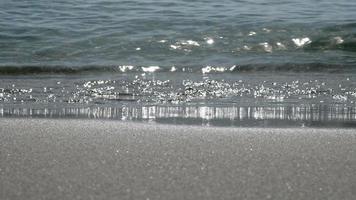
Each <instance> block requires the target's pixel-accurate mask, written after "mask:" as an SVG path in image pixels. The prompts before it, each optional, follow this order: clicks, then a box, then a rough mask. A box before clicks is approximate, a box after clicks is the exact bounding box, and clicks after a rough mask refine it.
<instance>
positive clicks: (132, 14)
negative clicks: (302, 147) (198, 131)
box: [0, 0, 356, 127]
mask: <svg viewBox="0 0 356 200" xmlns="http://www.w3.org/2000/svg"><path fill="white" fill-rule="evenodd" d="M355 10H356V3H354V2H352V1H346V0H341V1H337V2H334V1H331V0H324V1H314V0H303V1H291V0H286V1H274V0H272V1H268V2H266V1H252V0H251V1H250V0H246V1H238V0H224V1H212V0H204V1H194V2H193V1H172V0H160V1H150V0H144V1H142V0H140V1H104V0H99V1H98V0H96V1H82V0H75V1H71V2H67V1H56V2H51V3H48V2H47V1H42V0H39V1H25V2H24V1H8V0H5V1H1V2H0V115H1V116H4V117H18V116H25V117H81V118H109V119H120V120H138V121H155V122H161V123H177V124H180V123H182V124H192V123H193V124H198V125H200V124H204V125H224V126H230V125H231V126H338V127H339V126H341V127H344V126H354V125H356V117H355V115H356V114H355V107H356V103H355V102H356V89H355V86H356V66H355V64H356V54H355V52H356V21H355V19H356V12H354V11H355Z"/></svg>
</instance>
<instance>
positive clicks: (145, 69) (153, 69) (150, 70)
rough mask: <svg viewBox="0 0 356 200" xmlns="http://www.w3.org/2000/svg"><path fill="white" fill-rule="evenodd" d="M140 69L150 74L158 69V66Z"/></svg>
mask: <svg viewBox="0 0 356 200" xmlns="http://www.w3.org/2000/svg"><path fill="white" fill-rule="evenodd" d="M141 68H142V71H144V72H150V73H152V72H155V71H157V70H159V69H160V67H159V66H149V67H141Z"/></svg>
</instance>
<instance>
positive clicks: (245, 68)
mask: <svg viewBox="0 0 356 200" xmlns="http://www.w3.org/2000/svg"><path fill="white" fill-rule="evenodd" d="M354 70H356V67H355V65H353V64H327V63H281V64H269V63H267V64H263V63H257V64H244V65H232V66H218V65H217V66H210V65H208V66H202V67H199V66H182V67H179V66H133V65H119V66H106V65H90V66H51V65H48V66H46V65H6V66H0V75H31V74H68V75H70V74H73V75H77V74H92V73H103V74H105V73H159V72H169V73H177V72H179V73H183V72H184V73H202V74H209V73H238V72H275V71H279V72H323V73H332V72H347V71H354Z"/></svg>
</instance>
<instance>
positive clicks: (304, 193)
mask: <svg viewBox="0 0 356 200" xmlns="http://www.w3.org/2000/svg"><path fill="white" fill-rule="evenodd" d="M0 153H1V154H0V156H1V157H0V158H1V159H0V177H1V180H2V181H1V182H0V197H1V199H117V198H120V199H353V198H355V197H356V192H355V191H356V181H355V180H356V174H355V171H356V167H355V166H356V133H355V131H354V130H353V129H340V128H337V129H335V128H327V129H325V128H267V129H266V128H238V127H201V126H187V125H164V124H157V123H153V124H151V123H135V122H123V121H111V120H85V119H83V120H77V119H70V120H68V119H30V118H0Z"/></svg>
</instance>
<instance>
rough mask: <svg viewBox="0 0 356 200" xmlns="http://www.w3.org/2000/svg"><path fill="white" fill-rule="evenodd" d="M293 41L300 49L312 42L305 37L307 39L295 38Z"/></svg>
mask: <svg viewBox="0 0 356 200" xmlns="http://www.w3.org/2000/svg"><path fill="white" fill-rule="evenodd" d="M292 41H293V42H294V44H295V45H296V46H298V47H303V46H304V45H307V44H310V43H311V42H312V41H311V40H310V38H308V37H305V38H293V39H292Z"/></svg>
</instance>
